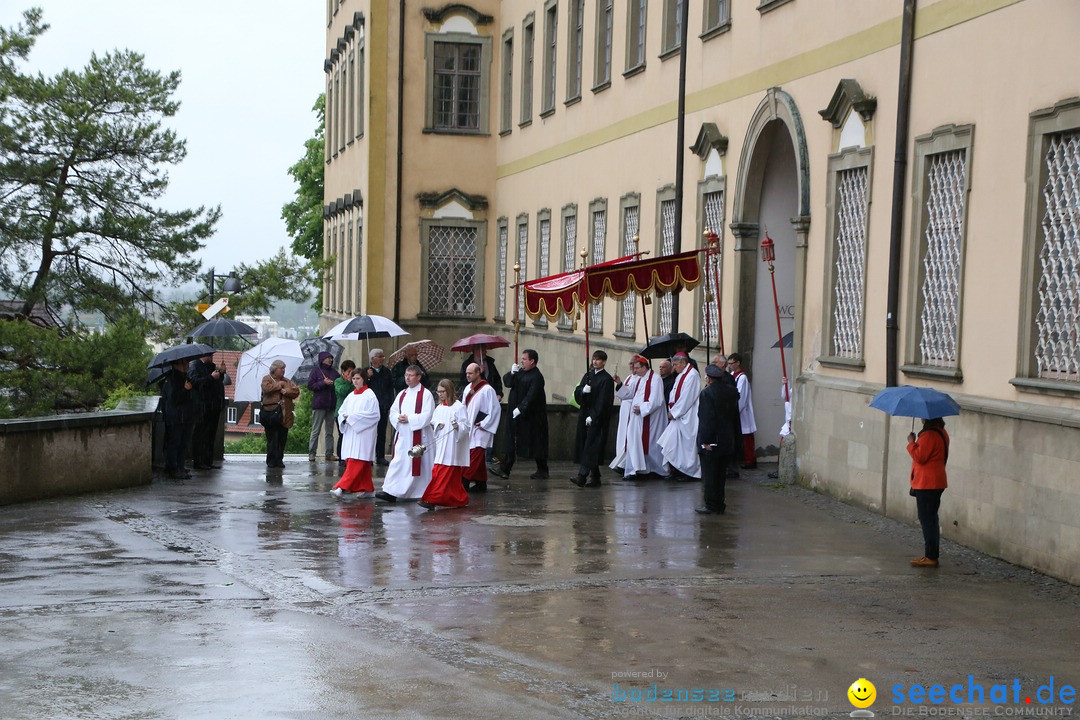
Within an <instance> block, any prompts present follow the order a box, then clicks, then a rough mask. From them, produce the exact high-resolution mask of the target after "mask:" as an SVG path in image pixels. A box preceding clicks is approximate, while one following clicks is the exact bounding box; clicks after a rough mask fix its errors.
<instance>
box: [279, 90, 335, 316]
mask: <svg viewBox="0 0 1080 720" xmlns="http://www.w3.org/2000/svg"><path fill="white" fill-rule="evenodd" d="M311 109H312V110H313V111H314V112H315V117H316V118H317V124H316V126H315V135H314V136H312V137H310V138H308V139H307V140H306V141H305V142H304V156H303V157H302V158H300V160H298V161H297V162H296V164H295V165H293V166H292V167H290V168H289V174H290V175H292V177H293V179H294V180H295V181H296V185H297V187H296V197H295V198H294V199H292V200H290V201H289V202H287V203H285V204H284V205H283V206H282V208H281V218H282V219H283V220H284V221H285V228H286V229H287V230H288V231H289V235H290V236H292V239H293V241H292V250H293V252H294V253H296V254H297V255H299V256H300V257H303V258H306V259H307V260H308V262H309V264H310V266H311V271H312V274H313V275H314V283H315V287H316V298H315V302H314V303H312V306H313V307H314V308H315V309H316V310H321V309H322V286H323V274H324V273H325V272H326V269H327V264H326V262H324V259H323V189H324V187H325V178H324V172H325V169H326V161H325V156H324V148H325V146H326V140H325V137H324V127H325V125H326V95H319V97H318V99H317V100H316V101H315V105H314V106H313V107H312V108H311Z"/></svg>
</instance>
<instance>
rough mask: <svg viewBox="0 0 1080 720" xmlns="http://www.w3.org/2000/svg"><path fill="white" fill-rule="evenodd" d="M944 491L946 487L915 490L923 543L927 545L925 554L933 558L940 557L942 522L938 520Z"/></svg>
mask: <svg viewBox="0 0 1080 720" xmlns="http://www.w3.org/2000/svg"><path fill="white" fill-rule="evenodd" d="M943 492H945V490H944V489H942V490H916V491H915V508H916V509H917V510H918V512H919V524H920V525H922V536H923V544H924V545H925V546H926V551H925V553H924V554H925V555H926V557H928V558H930V559H931V560H937V559H938V553H939V546H940V544H941V523H940V522H939V521H938V510H939V509H940V508H941V493H943Z"/></svg>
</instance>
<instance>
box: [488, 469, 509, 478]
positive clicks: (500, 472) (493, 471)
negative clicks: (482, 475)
mask: <svg viewBox="0 0 1080 720" xmlns="http://www.w3.org/2000/svg"><path fill="white" fill-rule="evenodd" d="M488 472H489V473H491V474H492V475H494V476H496V477H501V478H502V479H504V480H509V479H510V472H509V471H507V470H503V469H502V468H501V467H495V466H493V465H489V466H488Z"/></svg>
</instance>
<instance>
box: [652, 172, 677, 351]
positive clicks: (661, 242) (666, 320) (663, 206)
mask: <svg viewBox="0 0 1080 720" xmlns="http://www.w3.org/2000/svg"><path fill="white" fill-rule="evenodd" d="M665 194H666V193H665ZM658 229H659V231H660V237H659V238H658V239H657V246H658V247H657V249H658V250H659V253H660V255H671V254H672V253H674V252H675V200H674V198H672V199H670V200H667V199H662V200H660V223H659V228H658ZM656 304H657V305H658V306H659V307H658V309H657V315H658V317H657V322H656V334H657V335H667V334H668V333H670V332H671V320H672V308H673V307H674V306H675V294H674V293H669V292H667V293H662V294H661V295H660V297H659V298H658V299H657V303H656Z"/></svg>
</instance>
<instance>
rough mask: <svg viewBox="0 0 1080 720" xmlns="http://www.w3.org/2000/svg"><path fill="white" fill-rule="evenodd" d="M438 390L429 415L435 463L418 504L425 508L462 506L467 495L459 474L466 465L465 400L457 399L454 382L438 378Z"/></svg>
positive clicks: (466, 500) (467, 423)
mask: <svg viewBox="0 0 1080 720" xmlns="http://www.w3.org/2000/svg"><path fill="white" fill-rule="evenodd" d="M437 393H438V396H439V397H438V401H439V402H438V403H437V404H436V405H435V412H434V413H432V415H431V428H432V431H433V432H434V434H435V437H434V439H433V440H432V441H431V447H429V448H428V449H427V452H430V453H431V454H432V455H433V456H434V460H435V464H434V466H432V468H431V484H429V485H428V486H427V490H425V491H424V497H423V498H421V499H420V501H419V505H420V506H421V507H425V508H427V509H428V510H434V509H435V508H436V507H465V506H466V505H468V504H469V495H468V493H466V492H465V486H464V485H463V484H462V473H463V472H464V471H465V468H466V467H467V466H468V464H469V417H468V415H467V414H466V412H465V405H464V403H462V402H461V401H460V400H458V399H457V394H456V393H455V392H454V383H452V382H450V381H449V380H446V379H443V380H440V381H439V386H438V388H437Z"/></svg>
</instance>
